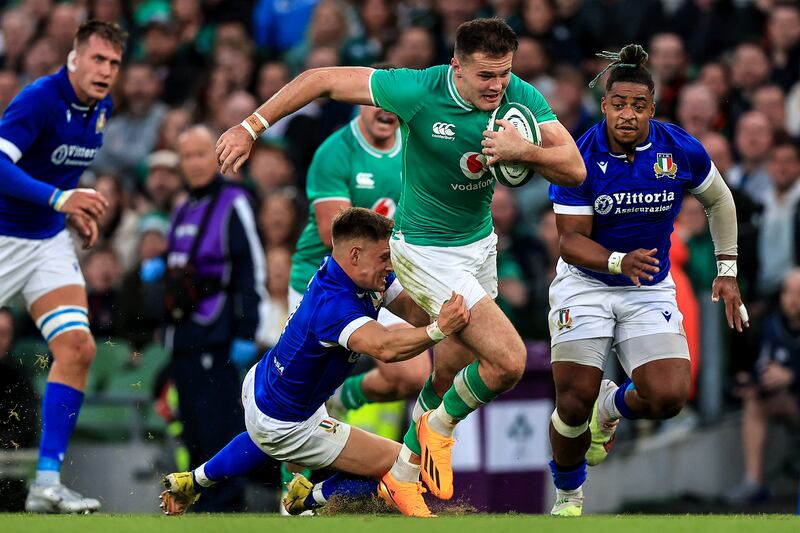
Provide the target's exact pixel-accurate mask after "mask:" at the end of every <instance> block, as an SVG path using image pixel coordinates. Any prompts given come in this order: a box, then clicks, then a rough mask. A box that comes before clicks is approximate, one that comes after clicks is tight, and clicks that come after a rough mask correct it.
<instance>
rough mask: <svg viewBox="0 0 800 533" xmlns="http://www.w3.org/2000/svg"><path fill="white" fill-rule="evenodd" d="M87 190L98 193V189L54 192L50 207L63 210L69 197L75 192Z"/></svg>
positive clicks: (87, 190) (85, 190) (86, 190)
mask: <svg viewBox="0 0 800 533" xmlns="http://www.w3.org/2000/svg"><path fill="white" fill-rule="evenodd" d="M77 191H80V192H87V193H91V194H97V191H96V190H94V189H85V188H82V189H69V190H68V191H60V190H59V191H56V192H55V193H53V196H52V198H51V199H50V207H52V208H53V209H55V210H56V211H59V212H62V211H63V209H64V204H66V203H67V200H69V197H70V196H72V194H73V193H74V192H77Z"/></svg>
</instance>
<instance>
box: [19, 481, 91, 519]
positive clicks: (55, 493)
mask: <svg viewBox="0 0 800 533" xmlns="http://www.w3.org/2000/svg"><path fill="white" fill-rule="evenodd" d="M25 510H26V511H28V512H29V513H55V514H68V513H77V514H89V513H94V512H95V511H98V510H100V502H99V501H98V500H96V499H94V498H84V497H83V496H81V495H80V494H78V493H77V492H75V491H74V490H72V489H68V488H67V487H65V486H64V485H62V484H60V483H59V484H57V485H37V484H36V483H34V484H33V485H31V487H30V489H29V490H28V497H27V498H25Z"/></svg>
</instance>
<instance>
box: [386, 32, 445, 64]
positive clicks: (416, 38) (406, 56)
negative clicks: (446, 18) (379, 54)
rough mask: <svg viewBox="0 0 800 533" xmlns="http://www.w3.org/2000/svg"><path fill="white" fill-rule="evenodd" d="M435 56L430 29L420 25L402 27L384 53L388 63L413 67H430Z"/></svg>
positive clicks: (434, 45) (434, 44)
mask: <svg viewBox="0 0 800 533" xmlns="http://www.w3.org/2000/svg"><path fill="white" fill-rule="evenodd" d="M435 58H436V42H435V41H434V38H433V36H432V35H431V33H430V31H428V30H427V29H426V28H423V27H422V26H409V27H408V28H406V29H404V30H403V31H402V33H400V37H399V38H398V39H397V42H396V43H395V44H394V45H393V46H392V47H391V48H389V51H388V52H387V54H386V61H388V62H389V63H391V64H393V65H397V66H398V67H403V68H415V69H423V68H428V67H430V66H431V65H433V61H434V59H435Z"/></svg>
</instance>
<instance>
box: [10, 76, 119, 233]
mask: <svg viewBox="0 0 800 533" xmlns="http://www.w3.org/2000/svg"><path fill="white" fill-rule="evenodd" d="M111 111H112V104H111V96H107V97H106V98H104V99H103V100H101V101H99V102H96V103H95V104H94V105H93V106H91V107H89V106H86V105H85V104H83V103H81V101H80V100H78V97H77V96H76V95H75V91H74V89H73V88H72V85H70V82H69V77H68V76H67V69H66V68H62V69H61V70H60V71H58V72H57V73H55V74H52V75H50V76H44V77H42V78H39V79H38V80H36V81H35V82H33V83H31V84H30V85H28V86H27V87H25V88H24V89H23V90H22V91H21V92H20V93H19V94H18V95H17V96H16V97H15V98H14V100H12V102H11V104H9V106H8V108H7V109H6V111H5V114H4V115H3V117H2V119H0V157H8V159H10V160H11V162H12V163H15V164H16V165H17V166H18V167H19V168H20V169H21V170H23V171H24V172H26V173H27V174H28V175H29V176H30V177H32V178H33V179H35V180H38V181H41V182H44V183H47V184H49V185H51V186H53V187H54V188H59V189H62V190H67V189H74V188H75V187H76V186H77V185H78V180H79V178H80V176H81V174H82V173H83V171H84V170H85V169H86V167H88V166H89V165H90V164H91V163H92V161H93V160H94V156H95V154H96V153H97V150H98V149H99V148H100V145H101V144H102V142H103V128H104V126H105V123H106V121H107V120H108V118H109V117H110V116H111ZM3 154H4V155H3ZM0 179H3V178H2V176H0ZM62 229H64V215H63V214H62V213H59V212H57V211H55V210H53V209H52V208H51V207H49V206H48V205H44V204H39V203H33V202H28V201H24V200H21V199H19V198H15V197H12V196H8V195H6V194H2V193H0V235H6V236H11V237H22V238H26V239H47V238H49V237H52V236H53V235H55V234H57V233H58V232H59V231H61V230H62Z"/></svg>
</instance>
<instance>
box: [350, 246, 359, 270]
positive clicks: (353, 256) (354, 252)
mask: <svg viewBox="0 0 800 533" xmlns="http://www.w3.org/2000/svg"><path fill="white" fill-rule="evenodd" d="M347 257H348V258H349V259H350V264H351V265H354V266H355V265H357V264H358V260H359V259H360V257H361V248H359V247H358V246H351V247H350V251H349V252H348V253H347Z"/></svg>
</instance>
